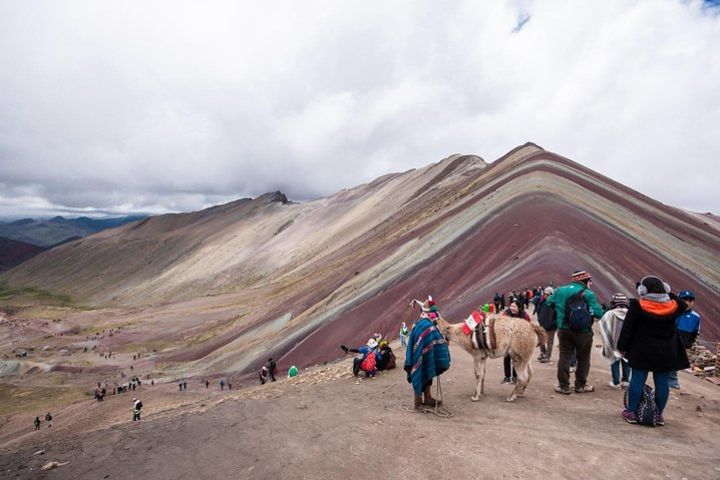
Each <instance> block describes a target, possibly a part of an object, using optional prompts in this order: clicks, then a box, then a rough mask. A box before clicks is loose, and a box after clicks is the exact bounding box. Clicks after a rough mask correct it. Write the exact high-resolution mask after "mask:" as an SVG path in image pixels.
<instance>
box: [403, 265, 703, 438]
mask: <svg viewBox="0 0 720 480" xmlns="http://www.w3.org/2000/svg"><path fill="white" fill-rule="evenodd" d="M591 287H592V277H591V275H590V274H589V273H588V272H586V271H584V270H577V271H575V272H574V273H573V274H572V276H571V279H570V282H569V283H568V284H566V285H562V286H559V287H557V288H554V287H553V286H552V285H550V286H546V287H537V288H533V289H526V290H520V291H515V292H510V293H509V294H508V295H507V297H506V296H505V295H500V294H499V293H496V294H495V296H494V297H493V305H492V307H494V308H492V309H496V311H498V312H500V313H501V314H503V315H507V316H510V317H517V318H522V319H524V320H526V321H528V322H530V315H529V314H528V313H527V311H526V309H527V307H528V306H529V303H530V302H532V303H533V304H534V305H535V313H536V316H537V319H538V323H539V324H540V326H542V327H543V328H544V329H545V331H546V333H547V343H546V344H544V345H541V346H540V350H541V353H540V358H539V360H540V361H541V362H543V363H549V362H550V361H551V358H552V355H553V349H554V344H555V336H556V334H557V343H558V350H559V358H558V362H557V379H558V384H557V385H556V386H555V391H556V392H557V393H560V394H563V395H570V394H572V393H580V394H584V393H591V392H594V391H595V387H594V386H593V385H590V384H588V373H589V371H590V357H591V353H592V347H593V323H594V321H595V320H599V331H600V334H601V337H602V343H603V348H602V355H603V357H604V358H605V359H607V361H608V364H609V366H610V373H611V377H612V380H611V381H610V386H611V387H612V388H615V389H618V390H620V389H626V390H627V392H626V401H625V408H624V410H623V411H622V417H623V418H624V419H625V420H626V421H627V422H629V423H643V424H652V425H660V426H662V425H664V424H665V419H664V415H663V413H664V410H665V406H666V404H667V401H668V398H669V389H670V388H679V383H678V379H677V371H678V370H682V369H685V368H687V367H688V366H689V361H688V356H687V352H686V349H687V348H690V347H691V346H692V344H693V343H694V342H695V340H696V339H697V336H698V334H699V332H700V325H701V319H700V316H699V314H698V313H697V312H696V311H695V310H694V306H695V295H694V294H693V292H691V291H689V290H683V291H681V292H679V293H678V294H677V295H675V294H674V293H672V291H671V289H670V285H668V284H667V283H666V282H664V281H663V280H662V279H660V278H659V277H657V276H654V275H648V276H645V277H643V278H642V279H641V280H640V281H639V282H637V284H636V287H635V289H636V293H637V298H629V296H628V295H627V294H625V293H622V292H618V293H615V294H614V295H613V297H612V299H611V300H610V304H609V306H605V305H603V304H601V303H600V302H599V301H598V299H597V296H596V295H595V293H594V292H593V290H592V288H591ZM506 301H507V306H505V302H506ZM418 303H420V302H418ZM421 307H422V308H421V314H420V318H419V319H418V321H416V322H415V324H414V325H413V326H412V328H411V329H410V331H409V333H408V334H407V335H405V334H404V332H406V331H407V327H406V326H405V324H403V327H402V328H401V342H402V343H405V342H406V344H407V353H406V358H405V364H404V368H405V370H406V372H407V374H408V376H407V379H408V382H410V383H412V385H413V390H414V394H415V407H416V408H423V406H426V405H434V404H435V403H436V402H435V401H434V399H432V397H431V396H430V390H429V387H430V385H431V384H432V379H433V378H434V377H435V376H438V375H440V374H442V373H443V372H444V371H446V370H447V369H448V368H449V366H450V355H449V351H448V349H447V343H446V342H445V339H444V338H443V335H442V334H441V333H440V332H439V330H438V329H437V326H436V318H437V316H438V313H437V308H436V307H435V304H434V302H433V301H432V299H431V298H429V299H428V301H426V302H424V303H422V305H421ZM486 311H487V310H486ZM402 343H401V344H402ZM574 362H577V366H576V368H573V366H572V364H573V363H574ZM572 373H574V374H575V375H574V379H572V378H571V374H572ZM650 373H652V374H653V380H654V384H655V389H654V391H653V389H651V388H650V387H649V386H646V385H645V383H646V381H647V378H648V376H649V374H650ZM504 374H505V375H504V378H503V383H514V382H516V381H517V376H516V373H515V370H514V368H512V361H511V359H510V357H509V356H507V355H506V356H505V359H504ZM573 380H574V381H573ZM571 383H572V386H571ZM648 412H651V413H650V414H648Z"/></svg>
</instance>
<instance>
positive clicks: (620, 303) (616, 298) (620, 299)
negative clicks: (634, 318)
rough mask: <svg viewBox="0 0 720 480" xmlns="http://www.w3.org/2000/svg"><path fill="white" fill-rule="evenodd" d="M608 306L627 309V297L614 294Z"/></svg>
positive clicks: (621, 294) (622, 294)
mask: <svg viewBox="0 0 720 480" xmlns="http://www.w3.org/2000/svg"><path fill="white" fill-rule="evenodd" d="M610 305H612V306H613V308H615V307H627V306H628V297H627V295H625V294H624V293H616V294H615V295H613V297H612V300H610Z"/></svg>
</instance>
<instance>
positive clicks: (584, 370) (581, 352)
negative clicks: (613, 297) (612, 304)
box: [547, 270, 604, 395]
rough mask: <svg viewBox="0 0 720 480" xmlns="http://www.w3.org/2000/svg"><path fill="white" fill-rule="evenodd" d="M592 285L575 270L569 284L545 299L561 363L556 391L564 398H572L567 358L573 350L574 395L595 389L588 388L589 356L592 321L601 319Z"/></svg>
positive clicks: (580, 272) (581, 271)
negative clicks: (554, 322)
mask: <svg viewBox="0 0 720 480" xmlns="http://www.w3.org/2000/svg"><path fill="white" fill-rule="evenodd" d="M591 283H592V281H591V277H590V274H589V273H588V272H586V271H585V270H576V271H575V272H574V273H573V274H572V277H571V278H570V283H568V284H567V285H563V286H561V287H558V288H557V289H556V290H555V293H553V294H552V295H550V297H548V299H547V303H548V306H553V307H554V308H555V313H556V315H557V325H558V332H557V335H558V341H559V346H560V359H559V360H558V369H557V377H558V386H556V387H555V391H556V392H558V393H562V394H565V395H568V394H571V393H572V390H571V389H570V357H571V355H572V353H573V350H575V351H576V353H577V361H578V364H577V370H576V371H575V392H576V393H587V392H594V391H595V387H593V386H592V385H587V376H588V373H589V372H590V354H591V352H592V337H593V332H592V322H593V317H595V318H601V317H602V316H603V314H604V311H603V308H602V307H601V306H600V304H599V303H598V301H597V298H596V297H595V293H593V291H592V290H590V284H591Z"/></svg>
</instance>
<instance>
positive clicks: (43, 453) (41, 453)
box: [33, 450, 45, 455]
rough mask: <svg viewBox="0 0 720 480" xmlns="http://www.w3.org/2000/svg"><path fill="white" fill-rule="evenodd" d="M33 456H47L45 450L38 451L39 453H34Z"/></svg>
mask: <svg viewBox="0 0 720 480" xmlns="http://www.w3.org/2000/svg"><path fill="white" fill-rule="evenodd" d="M33 455H45V450H38V451H37V452H35V453H33Z"/></svg>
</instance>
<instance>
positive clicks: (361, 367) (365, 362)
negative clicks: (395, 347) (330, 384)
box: [340, 330, 402, 377]
mask: <svg viewBox="0 0 720 480" xmlns="http://www.w3.org/2000/svg"><path fill="white" fill-rule="evenodd" d="M401 332H402V330H401ZM401 338H402V336H401ZM340 349H341V350H342V351H343V352H345V353H355V354H357V356H356V357H355V358H354V359H353V369H352V371H353V375H355V376H358V375H359V374H360V372H364V373H365V376H366V377H374V376H375V375H377V373H378V372H380V371H383V370H391V369H393V368H395V353H394V352H393V351H392V348H390V342H388V341H387V339H385V338H383V336H382V334H380V333H375V334H374V335H373V336H372V337H370V339H369V340H368V341H367V342H366V343H365V345H361V346H360V347H358V348H350V347H348V346H346V345H340Z"/></svg>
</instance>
